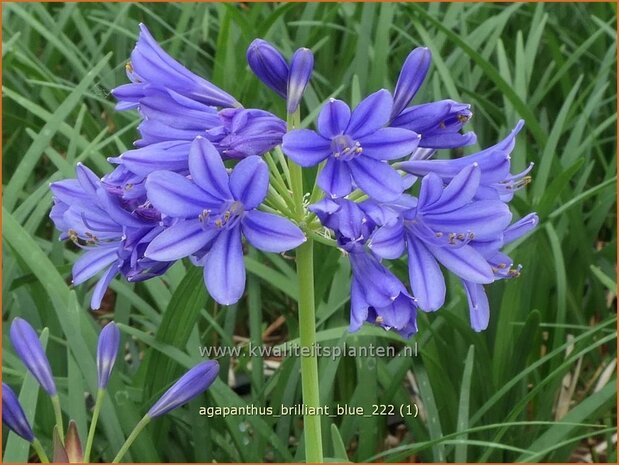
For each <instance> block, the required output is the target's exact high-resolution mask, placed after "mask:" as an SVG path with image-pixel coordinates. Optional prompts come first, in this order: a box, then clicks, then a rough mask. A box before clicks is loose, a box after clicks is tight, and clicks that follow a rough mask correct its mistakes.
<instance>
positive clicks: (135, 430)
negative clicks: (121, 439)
mask: <svg viewBox="0 0 619 465" xmlns="http://www.w3.org/2000/svg"><path fill="white" fill-rule="evenodd" d="M149 422H150V417H149V416H148V415H144V417H143V418H142V419H141V420H140V422H139V423H138V424H137V425H135V428H133V431H131V434H130V435H129V437H128V438H127V440H126V441H125V443H124V444H123V445H122V447H121V448H120V450H119V451H118V454H116V457H114V460H113V461H112V463H118V462H120V459H122V458H123V456H124V455H125V454H126V453H127V451H128V450H129V448H130V447H131V444H133V441H135V439H136V438H137V437H138V434H140V433H141V432H142V430H143V429H144V427H145V426H146V425H148V423H149Z"/></svg>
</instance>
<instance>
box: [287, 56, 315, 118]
mask: <svg viewBox="0 0 619 465" xmlns="http://www.w3.org/2000/svg"><path fill="white" fill-rule="evenodd" d="M313 70H314V54H313V53H312V51H311V50H310V49H309V48H300V49H298V50H297V51H296V52H294V55H292V59H291V60H290V73H289V75H288V105H287V111H288V114H292V113H294V112H295V111H296V109H297V108H298V106H299V103H300V102H301V97H303V92H305V88H306V87H307V84H308V83H309V80H310V78H311V77H312V71H313Z"/></svg>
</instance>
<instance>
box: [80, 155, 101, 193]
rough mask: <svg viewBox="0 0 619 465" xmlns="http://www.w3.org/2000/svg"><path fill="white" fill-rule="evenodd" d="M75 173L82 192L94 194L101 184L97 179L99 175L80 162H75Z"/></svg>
mask: <svg viewBox="0 0 619 465" xmlns="http://www.w3.org/2000/svg"><path fill="white" fill-rule="evenodd" d="M75 173H76V175H77V180H78V181H79V183H80V185H81V186H82V189H84V192H85V193H86V194H87V195H92V196H94V195H95V193H96V192H97V189H98V188H99V186H100V185H101V179H99V177H98V176H97V175H96V174H95V173H93V172H92V170H91V169H90V168H88V167H87V166H84V165H83V164H82V163H78V164H77V167H76V168H75Z"/></svg>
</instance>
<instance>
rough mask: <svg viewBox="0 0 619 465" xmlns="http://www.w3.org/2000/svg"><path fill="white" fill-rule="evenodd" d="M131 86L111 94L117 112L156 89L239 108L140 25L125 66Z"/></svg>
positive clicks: (135, 106) (133, 104)
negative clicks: (190, 69) (166, 49)
mask: <svg viewBox="0 0 619 465" xmlns="http://www.w3.org/2000/svg"><path fill="white" fill-rule="evenodd" d="M126 70H127V76H128V77H129V79H130V80H131V81H132V84H125V85H122V86H120V87H117V88H116V89H114V90H113V91H112V94H113V95H114V96H115V97H116V98H117V99H118V100H119V103H118V105H117V106H116V109H117V110H127V109H132V108H137V107H138V106H139V105H140V100H141V99H142V97H144V96H145V95H147V93H148V92H149V90H151V89H157V90H162V91H164V92H167V93H169V94H170V97H171V100H173V99H174V98H177V96H178V98H179V99H191V100H192V101H195V102H199V103H202V104H204V105H211V106H216V107H238V106H240V104H239V103H238V102H237V101H236V100H235V99H234V97H232V96H231V95H229V94H227V93H226V92H224V91H223V90H221V89H220V88H218V87H217V86H215V85H213V84H212V83H210V82H208V81H206V80H205V79H202V78H201V77H199V76H197V75H195V74H194V73H192V72H191V71H189V70H188V69H187V68H185V67H184V66H183V65H181V64H180V63H179V62H178V61H176V60H175V59H173V58H172V57H171V56H170V55H168V54H167V53H166V52H165V50H163V49H162V48H161V46H159V44H158V43H157V42H156V41H155V39H154V38H153V36H152V35H151V34H150V32H149V31H148V29H147V28H146V26H145V25H144V24H140V35H139V37H138V42H137V44H136V46H135V48H134V49H133V52H132V53H131V61H130V62H129V63H127V66H126Z"/></svg>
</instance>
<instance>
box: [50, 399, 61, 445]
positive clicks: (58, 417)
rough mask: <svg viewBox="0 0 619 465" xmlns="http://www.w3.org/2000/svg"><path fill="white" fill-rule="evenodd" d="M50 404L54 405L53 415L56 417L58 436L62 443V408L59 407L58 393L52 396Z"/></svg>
mask: <svg viewBox="0 0 619 465" xmlns="http://www.w3.org/2000/svg"><path fill="white" fill-rule="evenodd" d="M52 405H53V406H54V416H55V417H56V426H57V427H58V436H60V442H62V445H64V425H63V424H62V409H61V408H60V398H59V397H58V394H55V395H53V396H52Z"/></svg>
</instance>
